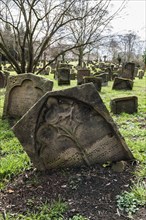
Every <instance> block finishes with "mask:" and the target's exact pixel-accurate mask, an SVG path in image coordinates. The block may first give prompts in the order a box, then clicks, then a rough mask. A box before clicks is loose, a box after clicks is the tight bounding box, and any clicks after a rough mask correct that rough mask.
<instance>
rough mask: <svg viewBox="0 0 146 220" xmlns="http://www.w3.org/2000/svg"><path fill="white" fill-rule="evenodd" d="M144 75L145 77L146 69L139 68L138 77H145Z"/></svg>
mask: <svg viewBox="0 0 146 220" xmlns="http://www.w3.org/2000/svg"><path fill="white" fill-rule="evenodd" d="M143 77H144V70H139V72H138V78H139V79H143Z"/></svg>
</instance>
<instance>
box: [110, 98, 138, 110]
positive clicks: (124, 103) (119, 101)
mask: <svg viewBox="0 0 146 220" xmlns="http://www.w3.org/2000/svg"><path fill="white" fill-rule="evenodd" d="M110 107H111V112H113V113H114V114H120V113H122V112H125V113H128V114H133V113H135V112H137V109H138V98H137V97H136V96H129V97H121V98H114V99H112V100H111V102H110Z"/></svg>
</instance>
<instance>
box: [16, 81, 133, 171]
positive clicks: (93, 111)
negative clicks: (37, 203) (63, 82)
mask: <svg viewBox="0 0 146 220" xmlns="http://www.w3.org/2000/svg"><path fill="white" fill-rule="evenodd" d="M13 131H14V133H15V135H16V136H17V138H18V139H19V141H20V143H21V144H22V145H23V147H24V150H25V151H26V152H27V154H28V155H29V157H30V158H31V161H32V162H33V164H34V166H35V167H36V168H37V169H38V170H47V169H57V168H60V167H79V166H82V165H83V164H84V165H88V166H90V165H92V164H95V163H99V164H102V163H105V162H107V161H121V160H131V159H133V155H132V153H131V152H130V150H129V149H128V147H127V145H126V143H125V141H124V139H123V137H122V136H121V134H120V133H119V131H118V130H117V126H116V124H115V123H114V121H113V120H112V118H111V116H110V114H109V112H108V110H107V109H106V107H105V105H104V104H103V102H102V99H101V98H100V96H99V93H98V92H97V90H96V89H95V86H94V85H93V83H87V84H83V85H81V86H76V87H73V88H69V89H65V90H60V91H53V92H48V93H46V94H45V95H44V96H43V97H42V98H41V99H40V100H39V101H38V102H37V103H36V104H35V105H34V106H33V108H31V109H30V110H29V111H28V112H27V113H26V114H25V115H24V116H23V117H22V118H21V119H20V121H18V122H17V123H16V124H15V126H14V127H13Z"/></svg>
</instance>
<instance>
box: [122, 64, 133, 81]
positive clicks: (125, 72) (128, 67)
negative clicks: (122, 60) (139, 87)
mask: <svg viewBox="0 0 146 220" xmlns="http://www.w3.org/2000/svg"><path fill="white" fill-rule="evenodd" d="M134 70H135V63H130V62H129V63H126V64H125V65H124V66H123V68H122V73H121V75H120V77H122V78H128V79H131V80H133V79H134Z"/></svg>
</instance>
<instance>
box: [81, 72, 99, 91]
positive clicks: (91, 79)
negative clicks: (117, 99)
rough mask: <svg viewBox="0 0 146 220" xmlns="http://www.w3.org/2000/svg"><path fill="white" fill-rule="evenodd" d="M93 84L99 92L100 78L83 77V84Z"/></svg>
mask: <svg viewBox="0 0 146 220" xmlns="http://www.w3.org/2000/svg"><path fill="white" fill-rule="evenodd" d="M91 82H92V83H93V84H94V86H95V88H96V90H97V91H99V92H101V87H102V78H101V77H95V76H85V77H84V83H91Z"/></svg>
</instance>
